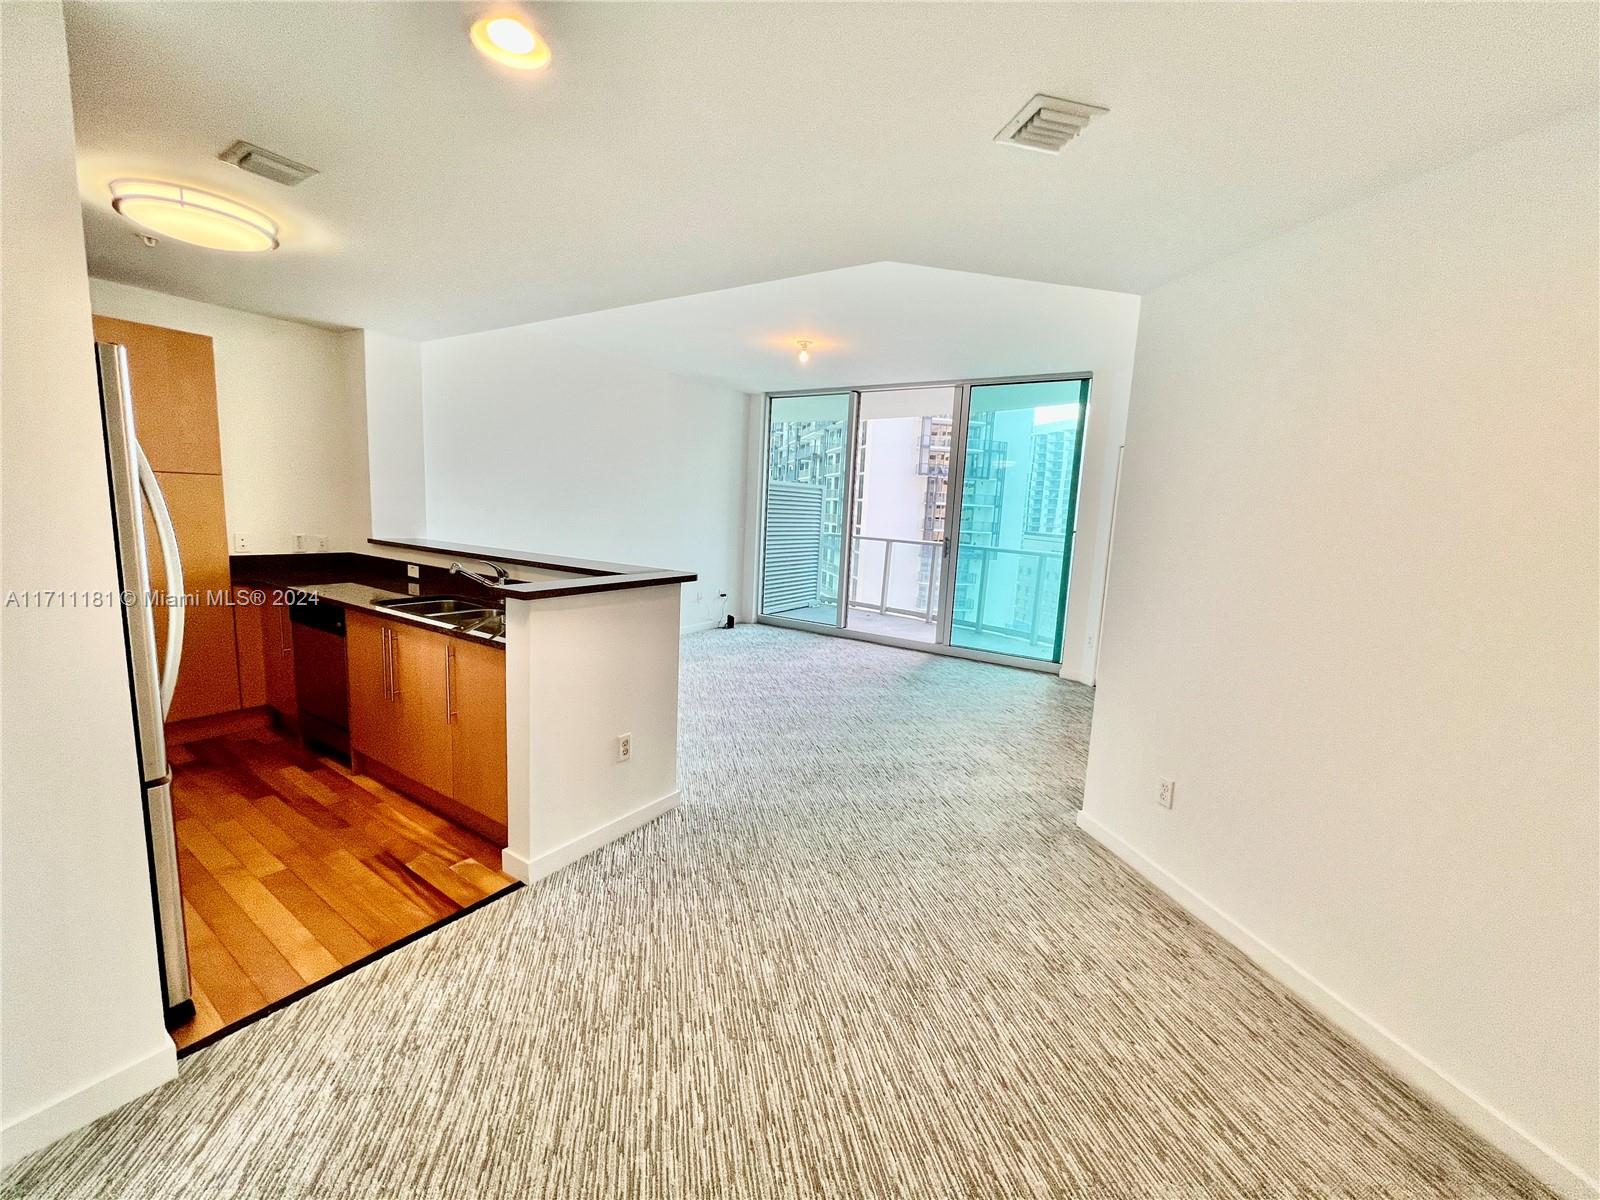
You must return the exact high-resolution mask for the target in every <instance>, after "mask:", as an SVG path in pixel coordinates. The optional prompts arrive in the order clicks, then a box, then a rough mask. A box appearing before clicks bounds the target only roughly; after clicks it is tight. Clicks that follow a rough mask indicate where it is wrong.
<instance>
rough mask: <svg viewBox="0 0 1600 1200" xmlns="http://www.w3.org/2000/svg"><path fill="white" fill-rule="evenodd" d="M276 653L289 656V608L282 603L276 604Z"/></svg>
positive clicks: (290, 644)
mask: <svg viewBox="0 0 1600 1200" xmlns="http://www.w3.org/2000/svg"><path fill="white" fill-rule="evenodd" d="M277 613H278V653H279V654H281V655H283V657H285V658H288V657H289V650H290V648H291V646H292V643H291V642H290V641H289V610H288V609H287V608H284V607H283V606H282V605H279V606H278V609H277Z"/></svg>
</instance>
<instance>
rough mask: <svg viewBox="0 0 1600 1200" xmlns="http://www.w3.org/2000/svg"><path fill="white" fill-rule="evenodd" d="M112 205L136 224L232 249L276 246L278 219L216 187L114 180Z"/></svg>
mask: <svg viewBox="0 0 1600 1200" xmlns="http://www.w3.org/2000/svg"><path fill="white" fill-rule="evenodd" d="M111 207H112V208H114V209H116V210H117V212H119V213H120V214H122V215H123V216H124V217H127V218H128V220H130V221H132V222H133V223H134V224H135V225H137V226H139V227H140V228H141V229H146V230H149V231H150V232H151V233H159V234H164V235H166V236H167V237H170V238H177V239H178V241H180V242H188V243H189V244H190V245H193V246H204V247H205V248H206V249H207V250H228V251H232V252H233V253H236V254H249V253H259V252H261V251H263V250H276V249H277V248H278V223H277V222H276V221H274V220H273V219H272V218H271V217H269V216H267V214H266V213H263V212H258V211H256V210H255V209H253V208H251V207H250V206H249V205H247V204H240V203H239V202H238V201H237V200H229V199H228V198H227V197H226V196H219V195H217V194H216V193H215V192H205V191H201V190H200V189H199V188H192V187H187V186H185V185H184V184H179V183H163V182H162V181H161V180H159V179H113V180H112V181H111Z"/></svg>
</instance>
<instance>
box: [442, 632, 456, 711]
mask: <svg viewBox="0 0 1600 1200" xmlns="http://www.w3.org/2000/svg"><path fill="white" fill-rule="evenodd" d="M444 719H445V721H446V722H447V723H448V722H450V721H453V720H455V719H456V648H455V647H454V646H451V645H446V646H445V648H444Z"/></svg>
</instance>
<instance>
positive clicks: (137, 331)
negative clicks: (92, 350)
mask: <svg viewBox="0 0 1600 1200" xmlns="http://www.w3.org/2000/svg"><path fill="white" fill-rule="evenodd" d="M94 336H95V340H96V341H97V342H118V343H120V344H121V345H123V346H126V347H127V349H128V376H129V381H130V382H131V383H132V384H133V423H134V428H135V430H136V431H137V433H138V436H139V444H140V445H141V446H143V447H144V452H145V455H146V457H148V458H149V459H150V467H151V469H152V470H154V471H158V472H160V471H177V472H182V473H184V474H187V475H217V476H220V475H221V474H222V438H221V435H220V433H219V430H218V426H217V372H216V364H215V361H214V356H213V354H212V347H211V339H210V338H208V337H205V336H204V335H202V334H198V333H186V332H184V331H183V330H181V329H165V328H163V327H162V326H160V325H141V324H140V323H139V322H137V321H123V320H120V319H119V318H116V317H101V316H96V317H95V319H94Z"/></svg>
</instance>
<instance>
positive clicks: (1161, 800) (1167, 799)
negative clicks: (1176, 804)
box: [1156, 779, 1178, 808]
mask: <svg viewBox="0 0 1600 1200" xmlns="http://www.w3.org/2000/svg"><path fill="white" fill-rule="evenodd" d="M1177 791H1178V783H1177V781H1176V780H1173V779H1163V780H1162V781H1161V790H1160V791H1159V792H1158V793H1157V794H1156V803H1157V804H1159V805H1161V807H1162V808H1171V807H1172V801H1173V800H1174V799H1175V798H1176V793H1177Z"/></svg>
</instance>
